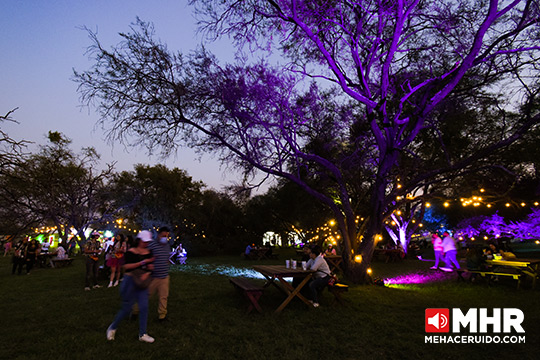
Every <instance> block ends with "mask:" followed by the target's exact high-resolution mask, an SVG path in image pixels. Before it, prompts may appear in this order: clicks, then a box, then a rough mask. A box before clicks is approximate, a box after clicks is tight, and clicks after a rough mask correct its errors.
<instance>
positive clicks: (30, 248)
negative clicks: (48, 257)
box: [26, 239, 39, 275]
mask: <svg viewBox="0 0 540 360" xmlns="http://www.w3.org/2000/svg"><path fill="white" fill-rule="evenodd" d="M38 254H39V244H38V242H37V240H36V239H33V240H31V241H30V242H28V245H27V247H26V275H30V271H31V270H32V268H33V267H34V264H35V263H36V260H37V256H38Z"/></svg>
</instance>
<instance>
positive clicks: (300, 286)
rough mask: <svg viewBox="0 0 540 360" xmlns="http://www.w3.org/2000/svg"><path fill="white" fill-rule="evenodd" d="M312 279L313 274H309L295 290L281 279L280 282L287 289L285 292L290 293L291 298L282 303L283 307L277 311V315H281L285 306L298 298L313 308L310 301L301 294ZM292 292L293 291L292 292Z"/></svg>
mask: <svg viewBox="0 0 540 360" xmlns="http://www.w3.org/2000/svg"><path fill="white" fill-rule="evenodd" d="M311 277H312V274H309V275H308V276H306V278H305V279H304V280H302V282H301V283H300V285H298V286H297V287H296V289H295V288H293V287H292V286H291V285H290V284H289V283H288V282H287V281H285V280H284V279H282V278H280V279H279V281H280V282H281V283H282V284H283V286H284V287H285V290H286V291H287V292H288V293H289V296H288V297H287V298H286V299H285V301H283V303H281V305H280V306H279V307H278V308H277V310H276V311H275V313H276V314H279V313H280V312H281V311H282V310H283V309H284V308H285V306H287V305H288V304H289V303H290V302H291V300H292V299H293V298H294V297H295V296H297V297H298V298H300V300H302V301H303V302H304V303H305V304H306V305H308V306H313V305H312V304H311V303H310V302H309V300H308V299H306V298H305V297H304V295H302V294H300V290H302V288H303V287H304V285H305V284H307V282H308V281H309V279H311ZM291 290H292V291H291Z"/></svg>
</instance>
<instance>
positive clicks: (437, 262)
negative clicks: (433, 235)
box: [434, 251, 444, 268]
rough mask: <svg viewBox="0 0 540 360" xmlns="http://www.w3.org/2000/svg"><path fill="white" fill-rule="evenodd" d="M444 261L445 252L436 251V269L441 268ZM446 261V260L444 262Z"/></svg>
mask: <svg viewBox="0 0 540 360" xmlns="http://www.w3.org/2000/svg"><path fill="white" fill-rule="evenodd" d="M441 260H443V252H442V251H435V265H434V266H435V267H436V268H439V263H440V262H441ZM443 261H444V260H443Z"/></svg>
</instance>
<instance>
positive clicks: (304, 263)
mask: <svg viewBox="0 0 540 360" xmlns="http://www.w3.org/2000/svg"><path fill="white" fill-rule="evenodd" d="M302 270H304V271H306V270H307V262H306V261H302Z"/></svg>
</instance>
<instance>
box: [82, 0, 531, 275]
mask: <svg viewBox="0 0 540 360" xmlns="http://www.w3.org/2000/svg"><path fill="white" fill-rule="evenodd" d="M192 3H194V4H195V5H196V6H197V11H198V14H199V16H200V18H201V26H202V29H203V30H205V31H206V34H207V35H209V38H220V37H223V36H229V37H230V38H232V39H233V40H234V42H235V45H236V46H237V48H238V49H239V54H238V55H239V59H240V60H239V61H238V62H237V63H236V64H231V65H225V66H220V65H219V64H218V62H217V60H216V59H215V58H214V57H213V56H211V55H209V54H208V53H207V52H206V51H204V50H200V51H198V52H196V53H194V54H193V55H191V56H189V57H187V58H186V57H185V56H182V55H181V54H175V53H171V52H169V51H168V49H167V48H166V46H165V45H163V44H161V43H160V42H159V41H158V40H156V39H155V38H154V34H153V27H152V26H151V25H149V24H147V23H144V22H142V21H140V20H138V22H137V24H135V25H134V26H133V27H132V32H131V33H124V34H121V36H122V37H123V41H122V42H121V43H119V44H118V45H117V46H116V47H114V48H113V49H112V50H110V51H109V50H107V49H105V48H104V47H103V46H102V45H101V44H100V42H99V41H98V39H97V36H96V35H95V34H92V33H90V36H91V39H92V41H93V45H92V46H91V47H90V55H91V57H93V58H94V60H95V64H94V66H93V67H92V69H90V70H88V71H86V72H82V73H77V72H76V73H75V80H76V81H77V82H78V83H79V91H80V94H81V96H82V101H83V102H84V103H87V104H94V105H96V106H97V108H98V109H99V111H100V114H101V119H102V122H103V123H104V124H111V125H110V127H109V129H110V132H109V135H110V138H111V139H117V138H119V139H121V140H124V141H128V140H129V139H132V138H131V137H130V136H131V135H135V138H136V139H140V140H142V141H143V142H144V143H145V144H146V145H147V146H148V147H149V149H150V150H151V151H153V150H154V149H156V147H161V148H162V150H163V151H164V152H165V153H168V152H170V151H172V150H174V149H175V147H176V146H181V145H187V146H196V147H200V148H201V149H203V150H206V151H214V152H216V153H218V154H220V156H221V159H222V160H223V161H224V162H227V163H228V164H229V165H231V166H236V167H238V168H240V169H242V170H243V172H244V173H246V174H249V173H251V172H252V171H254V170H259V171H262V172H264V173H267V174H271V175H274V176H278V177H283V178H285V179H288V180H289V181H292V182H294V183H296V184H298V185H299V186H300V187H301V188H302V189H303V190H305V191H306V192H308V193H309V194H311V195H312V196H314V197H315V198H316V199H318V200H319V201H321V202H322V203H324V204H325V205H326V206H328V208H330V209H331V211H332V212H333V214H334V216H335V219H336V221H337V223H338V225H339V228H340V230H341V233H342V239H343V241H342V248H343V251H344V263H345V267H346V269H347V273H348V275H349V276H350V277H351V278H352V279H353V280H357V281H360V280H362V279H363V278H364V276H365V274H366V269H367V267H368V266H369V264H370V261H371V256H372V252H373V247H374V244H375V241H376V239H377V238H379V236H380V234H381V233H382V230H383V223H384V219H386V218H387V217H389V216H390V215H391V214H392V213H393V211H394V210H396V209H398V208H399V206H400V205H401V203H402V202H407V201H409V199H408V198H407V196H406V195H407V194H411V193H415V192H418V191H419V189H422V190H425V191H429V188H430V187H431V186H433V184H436V183H437V182H442V181H449V180H451V179H452V178H453V177H456V176H459V175H460V174H461V173H462V172H470V171H471V170H472V167H474V165H475V163H476V161H478V160H481V159H485V158H486V157H487V156H489V155H491V154H493V153H495V152H496V151H498V150H500V149H501V148H503V147H505V146H507V145H509V144H511V143H512V142H513V141H515V140H516V139H518V138H519V137H520V136H522V135H523V134H524V133H525V132H526V131H527V130H528V129H529V128H530V127H531V126H533V125H534V124H536V123H538V121H539V120H540V115H539V114H538V112H535V111H534V110H533V109H534V107H533V106H531V104H533V103H534V99H535V97H536V95H537V92H536V91H535V89H536V88H535V87H534V83H533V82H532V81H531V80H530V79H529V78H527V77H526V76H530V75H535V74H537V70H538V69H537V61H538V56H539V53H540V51H539V46H538V41H539V30H538V22H539V19H540V16H539V15H540V14H539V7H538V2H537V1H534V0H521V1H520V0H515V1H496V0H491V1H469V0H466V1H465V0H457V1H456V0H441V1H438V2H437V3H433V2H432V1H427V0H426V1H421V0H396V1H377V0H375V1H373V0H371V1H367V0H366V1H345V0H343V1H339V0H336V1H316V0H311V1H308V0H305V1H300V0H298V1H295V0H290V1H284V0H267V1H264V0H246V1H221V0H219V1H218V0H200V1H192ZM268 52H274V53H275V52H278V53H280V54H281V55H282V56H283V58H282V59H280V60H279V61H277V62H276V64H275V65H274V66H270V64H269V63H268V62H270V61H271V60H272V58H273V57H272V56H269V54H268ZM263 56H264V58H265V59H268V60H267V61H258V60H256V59H257V58H262V57H263ZM502 86H505V87H504V89H503V88H502ZM497 91H499V92H501V93H502V94H500V95H506V93H508V92H509V91H513V93H512V94H513V95H515V94H518V95H519V96H514V99H516V98H519V99H521V100H522V102H521V105H522V107H521V116H520V117H519V118H518V119H516V120H515V121H513V122H512V123H511V124H509V126H505V131H504V132H497V133H496V134H495V135H496V136H493V138H492V141H490V142H489V143H484V142H474V141H473V142H472V144H477V146H476V147H474V146H471V149H469V151H467V153H466V154H464V155H463V156H462V154H460V153H459V152H457V153H453V154H448V153H444V152H443V154H444V156H441V157H440V158H441V159H442V160H444V161H437V162H434V161H433V159H432V157H431V156H426V153H427V152H426V151H424V149H422V140H423V139H425V138H432V137H433V136H435V137H436V138H437V140H438V141H440V142H443V141H445V138H444V136H441V131H442V130H443V129H444V128H445V125H446V124H449V123H450V122H451V119H448V118H447V117H446V116H445V114H446V111H445V110H446V105H447V101H449V100H450V99H454V101H455V100H456V99H459V100H460V101H462V102H463V101H464V102H466V103H467V104H468V105H469V106H471V107H475V106H477V105H478V104H480V103H481V102H482V100H483V99H486V98H490V99H497V96H496V95H494V93H495V92H497ZM503 98H504V99H508V96H504V97H503ZM489 106H491V107H493V108H498V109H499V111H500V114H501V115H502V118H501V119H502V120H501V121H503V122H504V120H505V119H506V116H504V115H505V114H507V113H508V112H509V109H510V108H509V107H501V106H500V103H498V102H493V103H492V104H491V105H489ZM499 125H500V121H498V122H497V123H494V124H493V126H492V128H487V129H485V130H486V131H489V132H490V133H495V131H497V130H498V127H499ZM433 134H434V135H433ZM468 136H469V137H474V136H475V135H474V134H469V135H468ZM314 140H318V142H319V143H320V144H321V145H323V146H316V147H311V146H309V145H310V144H313V141H314ZM440 148H442V149H444V148H445V146H444V143H440ZM431 153H436V151H432V152H431ZM411 162H415V163H416V164H421V165H422V166H418V165H415V166H417V167H418V169H419V170H420V171H419V172H416V171H415V172H408V171H405V175H406V176H402V173H403V171H402V170H403V168H402V167H401V164H402V163H404V164H407V163H411ZM405 170H406V169H405ZM306 179H309V181H306ZM313 179H323V180H324V181H325V182H324V184H325V185H324V186H322V187H318V186H311V184H317V183H318V182H316V181H315V182H313V181H312V180H313ZM398 181H399V184H400V186H398V185H397V184H398ZM362 208H364V209H365V210H364V211H367V212H368V214H367V215H368V216H366V222H365V223H364V224H357V222H356V219H357V213H358V211H359V210H360V209H362ZM358 253H360V254H361V255H362V258H363V261H361V262H360V263H357V262H355V261H354V259H355V255H356V254H358ZM357 259H358V257H357Z"/></svg>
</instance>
